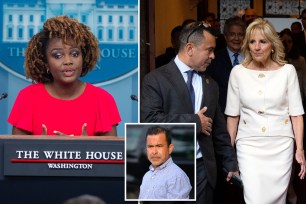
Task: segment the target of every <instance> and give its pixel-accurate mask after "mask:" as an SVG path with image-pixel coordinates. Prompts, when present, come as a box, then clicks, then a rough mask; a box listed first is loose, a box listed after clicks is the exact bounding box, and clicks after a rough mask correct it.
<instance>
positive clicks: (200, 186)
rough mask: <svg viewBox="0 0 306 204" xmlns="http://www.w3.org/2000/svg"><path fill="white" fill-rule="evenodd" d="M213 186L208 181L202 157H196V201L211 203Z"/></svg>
mask: <svg viewBox="0 0 306 204" xmlns="http://www.w3.org/2000/svg"><path fill="white" fill-rule="evenodd" d="M213 194H214V192H213V188H212V186H211V185H210V184H209V183H208V180H207V173H206V168H205V166H204V161H203V159H202V158H200V159H197V202H196V203H201V204H203V203H205V204H212V203H213Z"/></svg>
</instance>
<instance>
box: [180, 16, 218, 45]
mask: <svg viewBox="0 0 306 204" xmlns="http://www.w3.org/2000/svg"><path fill="white" fill-rule="evenodd" d="M199 29H203V30H206V31H208V32H209V33H211V34H212V35H215V30H214V29H213V28H212V27H210V24H208V23H206V22H204V21H202V22H201V23H199V24H198V25H197V26H196V27H195V28H194V29H192V31H191V32H190V33H189V35H188V36H187V40H186V44H188V43H189V38H190V36H192V34H194V33H195V32H196V31H198V30H199Z"/></svg>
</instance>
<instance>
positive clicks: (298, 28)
mask: <svg viewBox="0 0 306 204" xmlns="http://www.w3.org/2000/svg"><path fill="white" fill-rule="evenodd" d="M291 32H292V33H293V34H297V33H301V32H303V28H302V24H301V23H300V22H298V21H295V22H293V23H292V24H291Z"/></svg>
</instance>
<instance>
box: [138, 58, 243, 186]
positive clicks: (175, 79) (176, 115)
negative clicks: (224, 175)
mask: <svg viewBox="0 0 306 204" xmlns="http://www.w3.org/2000/svg"><path fill="white" fill-rule="evenodd" d="M201 76H202V84H203V99H202V104H201V108H202V107H204V106H206V107H207V111H206V113H205V115H206V116H208V117H211V118H212V119H213V131H212V134H211V136H206V135H204V134H202V133H200V130H201V122H200V119H199V117H198V115H197V114H194V111H193V107H192V103H191V98H190V95H189V92H188V89H187V86H186V83H185V81H184V78H183V76H182V74H181V72H180V71H179V69H178V67H177V66H176V64H175V63H174V61H173V60H172V61H170V62H169V63H168V64H167V65H165V66H162V67H160V68H158V69H156V70H154V71H152V72H150V73H149V74H147V75H146V76H145V78H144V80H143V85H142V89H141V101H140V110H141V113H140V114H141V115H140V117H141V122H151V123H196V127H197V141H198V143H199V145H200V149H201V152H202V154H203V159H204V164H205V167H206V170H207V177H208V182H209V183H210V184H211V185H212V187H214V186H215V184H216V177H217V168H216V160H215V154H217V155H219V156H221V157H222V158H223V165H224V167H225V168H226V169H227V170H229V171H235V170H237V160H236V155H235V152H234V149H233V147H232V146H231V144H230V136H229V134H228V132H227V129H226V123H225V119H224V116H223V114H222V113H221V111H220V108H219V105H218V95H219V94H218V86H217V84H216V82H215V81H213V80H212V78H210V77H207V76H205V75H204V74H203V75H201Z"/></svg>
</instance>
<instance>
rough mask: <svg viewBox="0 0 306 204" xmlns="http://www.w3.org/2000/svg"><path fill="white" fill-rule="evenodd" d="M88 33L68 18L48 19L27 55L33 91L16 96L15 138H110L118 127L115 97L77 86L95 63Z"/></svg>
mask: <svg viewBox="0 0 306 204" xmlns="http://www.w3.org/2000/svg"><path fill="white" fill-rule="evenodd" d="M99 55H100V52H99V46H98V40H97V39H96V37H95V36H94V35H93V34H92V33H91V32H90V30H89V27H87V26H86V25H84V24H82V23H79V22H78V21H77V20H76V19H72V18H69V17H67V16H56V17H54V18H50V19H48V20H47V21H46V22H45V23H44V25H43V29H42V30H41V31H40V32H39V33H37V34H36V35H35V36H33V38H32V39H31V40H30V42H29V44H28V47H27V49H26V52H25V72H26V76H27V77H28V78H30V79H31V80H32V82H33V84H32V85H29V86H28V87H26V88H24V89H23V90H21V91H20V93H19V94H18V96H17V99H16V101H15V104H14V106H13V108H12V111H11V113H10V115H9V118H8V122H9V123H10V124H12V126H13V129H12V134H14V135H16V134H18V135H75V136H78V135H97V136H98V135H101V136H103V135H105V136H106V135H111V136H116V135H117V131H116V126H117V125H118V123H119V122H120V121H121V119H120V115H119V112H118V109H117V106H116V103H115V100H114V99H113V97H112V96H111V95H110V94H109V93H108V92H106V91H105V90H103V89H101V88H99V87H95V86H93V85H91V84H89V83H86V82H83V81H81V80H80V77H83V76H85V75H86V74H87V73H88V72H90V71H92V70H93V69H94V67H95V66H96V62H97V60H98V58H99Z"/></svg>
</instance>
